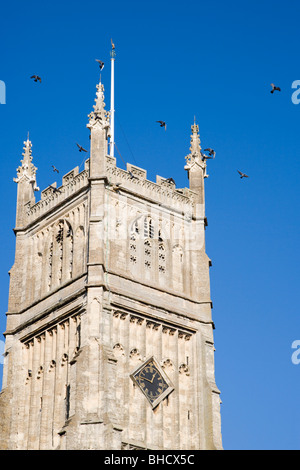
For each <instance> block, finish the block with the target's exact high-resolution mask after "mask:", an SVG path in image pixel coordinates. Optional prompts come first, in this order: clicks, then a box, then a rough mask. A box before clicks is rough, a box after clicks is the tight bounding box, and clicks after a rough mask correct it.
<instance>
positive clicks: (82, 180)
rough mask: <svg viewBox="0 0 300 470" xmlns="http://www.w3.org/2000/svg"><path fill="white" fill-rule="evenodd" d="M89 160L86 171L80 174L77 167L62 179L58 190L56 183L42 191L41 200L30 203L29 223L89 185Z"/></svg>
mask: <svg viewBox="0 0 300 470" xmlns="http://www.w3.org/2000/svg"><path fill="white" fill-rule="evenodd" d="M89 163H90V161H89V159H87V160H86V161H85V166H84V170H83V171H81V172H80V173H79V167H78V166H77V167H75V168H74V169H73V170H71V171H69V172H68V173H66V174H65V175H64V176H63V177H62V185H61V186H59V187H58V188H57V183H56V182H54V183H53V184H51V185H50V186H48V187H47V188H46V189H44V190H43V191H41V199H40V201H38V202H36V203H35V204H33V205H32V202H31V201H29V202H28V203H27V204H26V209H27V211H26V212H27V217H28V219H27V221H28V223H31V222H33V221H34V220H36V219H37V218H39V217H41V216H43V215H44V214H45V213H46V212H48V211H49V210H51V209H53V208H54V207H55V206H57V205H58V204H60V203H62V202H63V201H65V200H66V199H68V198H69V197H70V196H72V195H74V194H76V193H77V192H78V191H79V190H81V189H82V188H83V187H84V186H87V185H88V177H89Z"/></svg>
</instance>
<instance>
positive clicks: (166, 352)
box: [0, 84, 222, 450]
mask: <svg viewBox="0 0 300 470" xmlns="http://www.w3.org/2000/svg"><path fill="white" fill-rule="evenodd" d="M88 127H89V129H90V132H91V153H90V158H89V159H88V160H87V162H86V164H85V168H84V170H83V171H81V172H79V171H78V168H75V169H74V170H72V171H70V172H68V173H67V175H65V176H64V177H63V180H62V185H61V186H60V187H58V188H57V187H56V183H55V184H53V185H51V187H49V188H46V189H45V190H44V191H43V192H42V197H41V200H40V201H39V202H35V200H34V199H33V198H32V195H33V190H34V189H35V167H32V177H31V178H27V177H25V176H26V174H28V171H27V170H28V169H26V168H23V170H22V169H20V170H19V172H18V178H17V181H16V182H17V183H18V198H17V223H16V229H15V233H16V255H15V262H14V265H13V267H12V269H11V272H10V292H9V307H8V312H7V328H6V333H5V334H6V352H5V365H4V380H3V390H2V392H1V394H0V448H1V449H124V450H125V449H133V448H136V449H145V448H146V449H221V448H222V440H221V425H220V397H219V394H220V392H219V390H218V388H217V386H216V384H215V377H214V342H213V322H212V317H211V299H210V285H209V265H210V260H209V258H208V256H207V254H206V252H205V234H204V232H205V226H206V218H205V208H204V178H205V177H206V176H207V175H206V162H203V161H202V159H201V147H200V139H199V135H198V127H197V126H196V125H195V124H194V126H192V139H191V154H190V155H189V156H188V157H187V165H186V167H185V168H186V169H187V170H188V172H189V180H190V188H184V189H181V188H176V185H175V184H174V182H169V181H166V179H165V178H162V177H157V180H156V183H154V182H151V181H149V180H147V179H146V175H147V173H146V171H145V170H143V169H141V168H138V167H135V166H134V165H128V167H127V170H122V169H120V168H118V167H117V166H116V160H115V158H112V157H110V156H108V155H107V153H108V152H107V139H108V137H109V115H108V113H107V112H106V111H105V105H104V89H103V85H101V84H100V85H99V86H98V87H97V98H96V104H95V106H94V111H93V112H92V113H91V114H90V116H89V124H88ZM26 149H27V150H25V153H26V152H27V153H26V155H27V157H26V158H27V159H28V161H29V163H30V165H32V163H31V159H32V156H31V143H30V142H29V141H28V142H27V143H26ZM29 149H30V152H29ZM29 153H30V155H29ZM25 163H26V162H25ZM23 166H24V162H23ZM25 166H26V165H25ZM30 168H31V167H30ZM25 170H26V171H27V173H26V171H25ZM22 172H23V173H24V172H25V173H26V174H25V173H24V174H25V176H24V175H23V177H22V178H21V176H22ZM33 186H34V187H33ZM53 188H54V189H53ZM152 356H153V357H154V358H155V361H156V363H157V364H158V365H159V368H161V370H163V373H164V376H165V377H167V379H168V380H169V381H170V383H172V385H173V387H172V391H171V392H170V393H169V394H168V395H167V396H165V397H164V399H163V400H161V401H159V404H158V405H157V406H156V408H154V409H152V407H151V406H150V403H149V401H148V400H147V399H146V398H145V395H144V394H143V393H142V391H141V390H140V389H139V387H138V386H137V385H136V383H135V382H134V381H133V380H132V378H131V375H132V374H133V372H134V371H135V370H137V369H138V367H139V366H140V365H142V364H143V363H144V361H146V360H147V359H149V358H150V357H152ZM148 381H149V383H150V379H149V380H148ZM173 388H174V389H173Z"/></svg>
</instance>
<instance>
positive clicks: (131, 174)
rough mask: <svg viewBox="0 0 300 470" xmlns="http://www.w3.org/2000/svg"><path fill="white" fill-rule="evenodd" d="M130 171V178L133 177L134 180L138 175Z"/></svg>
mask: <svg viewBox="0 0 300 470" xmlns="http://www.w3.org/2000/svg"><path fill="white" fill-rule="evenodd" d="M128 173H129V176H130V178H131V179H132V180H133V179H134V178H137V176H135V175H134V174H133V173H132V171H128Z"/></svg>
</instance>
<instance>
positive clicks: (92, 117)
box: [87, 80, 110, 129]
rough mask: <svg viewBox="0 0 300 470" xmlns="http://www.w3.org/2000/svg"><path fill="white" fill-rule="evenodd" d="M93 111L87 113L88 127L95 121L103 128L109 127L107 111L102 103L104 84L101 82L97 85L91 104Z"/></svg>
mask: <svg viewBox="0 0 300 470" xmlns="http://www.w3.org/2000/svg"><path fill="white" fill-rule="evenodd" d="M93 108H94V111H92V112H91V113H90V114H89V116H88V117H89V123H88V125H87V127H88V128H91V127H93V126H94V125H95V124H96V123H100V124H101V127H102V128H103V129H108V128H109V115H110V113H109V111H105V103H104V86H103V85H102V83H101V80H100V82H99V84H98V85H97V92H96V99H95V104H94V106H93Z"/></svg>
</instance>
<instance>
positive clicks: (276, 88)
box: [270, 83, 281, 93]
mask: <svg viewBox="0 0 300 470" xmlns="http://www.w3.org/2000/svg"><path fill="white" fill-rule="evenodd" d="M271 87H272V90H271V92H270V93H274V91H276V90H277V91H281V88H280V87H279V86H275V85H274V83H271Z"/></svg>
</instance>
